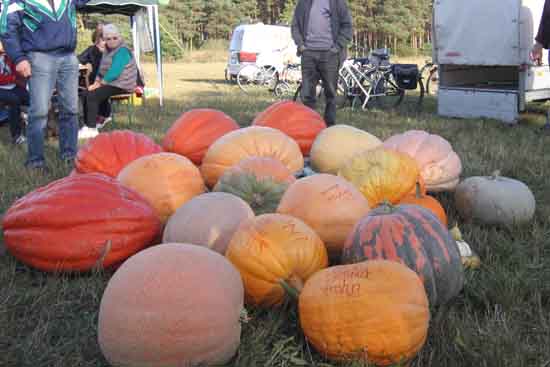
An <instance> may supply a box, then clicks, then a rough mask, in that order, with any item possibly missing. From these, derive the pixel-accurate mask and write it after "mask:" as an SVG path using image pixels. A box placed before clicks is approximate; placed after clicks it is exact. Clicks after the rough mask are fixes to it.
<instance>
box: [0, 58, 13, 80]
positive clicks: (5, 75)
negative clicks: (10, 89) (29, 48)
mask: <svg viewBox="0 0 550 367" xmlns="http://www.w3.org/2000/svg"><path fill="white" fill-rule="evenodd" d="M5 60H6V64H7V65H8V69H9V71H7V70H0V85H6V84H14V83H15V78H16V75H15V65H13V62H12V61H11V60H10V59H8V58H7V57H6V59H5ZM6 71H7V72H6Z"/></svg>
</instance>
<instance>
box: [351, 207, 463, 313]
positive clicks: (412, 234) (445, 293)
mask: <svg viewBox="0 0 550 367" xmlns="http://www.w3.org/2000/svg"><path fill="white" fill-rule="evenodd" d="M403 224H405V227H404V228H400V226H402V225H403ZM388 233H389V234H388ZM392 248H393V249H394V250H392ZM361 250H362V251H361ZM373 258H386V259H388V260H393V261H397V262H402V263H404V264H406V265H407V266H409V267H410V268H411V269H413V270H415V271H416V272H417V273H418V274H419V275H420V276H421V278H422V279H423V281H424V284H425V287H426V291H427V292H428V295H429V298H430V301H431V302H432V303H434V304H438V303H444V302H447V301H448V300H449V299H450V298H452V297H453V296H455V295H456V294H457V293H458V292H459V291H460V289H461V288H462V284H463V271H462V266H461V263H460V255H459V253H458V249H457V247H456V242H455V241H454V240H452V238H451V237H450V234H449V233H448V231H447V230H446V228H444V227H443V226H442V224H441V223H440V222H439V220H438V219H437V218H436V217H435V216H434V215H433V214H432V213H431V212H430V211H428V210H427V209H424V208H422V207H419V206H415V205H400V206H398V207H395V208H394V209H393V210H392V211H391V212H388V211H387V209H386V208H384V207H381V208H377V209H374V210H373V211H371V212H370V213H369V214H367V216H365V217H364V218H363V219H362V220H361V221H360V222H358V224H357V225H356V227H355V229H354V231H353V232H352V233H350V236H349V237H348V240H347V241H346V244H345V248H344V251H343V253H342V261H343V263H350V262H357V261H361V260H364V259H373Z"/></svg>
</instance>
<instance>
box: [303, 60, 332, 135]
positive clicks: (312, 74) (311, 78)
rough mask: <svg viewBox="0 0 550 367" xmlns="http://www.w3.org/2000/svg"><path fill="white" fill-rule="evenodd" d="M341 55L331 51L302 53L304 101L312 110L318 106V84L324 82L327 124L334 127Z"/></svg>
mask: <svg viewBox="0 0 550 367" xmlns="http://www.w3.org/2000/svg"><path fill="white" fill-rule="evenodd" d="M339 69H340V54H339V53H337V52H331V51H315V50H305V51H304V52H303V53H302V92H301V93H302V95H301V97H302V101H303V102H304V104H305V105H306V106H308V107H310V108H312V109H315V107H316V104H317V93H316V91H317V84H319V80H321V81H322V82H323V90H324V91H325V100H326V105H325V116H324V118H325V122H326V123H327V125H329V126H330V125H334V123H335V122H336V88H337V84H336V83H337V81H338V70H339Z"/></svg>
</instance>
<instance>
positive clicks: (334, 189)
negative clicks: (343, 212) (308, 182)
mask: <svg viewBox="0 0 550 367" xmlns="http://www.w3.org/2000/svg"><path fill="white" fill-rule="evenodd" d="M321 195H322V196H324V197H325V198H326V199H327V200H328V201H335V200H349V199H352V194H351V192H350V191H349V190H348V189H347V188H345V187H342V186H340V185H338V184H335V185H332V186H330V187H329V188H328V189H326V190H324V191H321Z"/></svg>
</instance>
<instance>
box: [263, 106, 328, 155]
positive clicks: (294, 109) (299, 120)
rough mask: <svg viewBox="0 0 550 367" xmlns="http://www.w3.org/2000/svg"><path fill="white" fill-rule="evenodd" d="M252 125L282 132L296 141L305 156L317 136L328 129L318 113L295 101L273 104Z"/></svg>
mask: <svg viewBox="0 0 550 367" xmlns="http://www.w3.org/2000/svg"><path fill="white" fill-rule="evenodd" d="M252 125H254V126H267V127H272V128H275V129H278V130H281V131H282V132H284V133H285V134H286V135H288V136H290V137H291V138H292V139H294V140H296V142H297V143H298V145H299V146H300V149H301V151H302V154H303V155H309V150H310V149H311V145H312V144H313V141H314V140H315V138H316V137H317V134H319V132H321V130H323V129H324V128H326V127H327V125H326V123H325V120H323V118H322V117H321V115H319V113H318V112H317V111H314V110H312V109H311V108H309V107H306V106H304V105H303V104H301V103H297V102H294V101H280V102H277V103H274V104H272V105H271V106H269V107H268V108H267V109H265V110H264V111H262V112H260V113H259V114H258V115H257V116H256V118H255V119H254V121H252Z"/></svg>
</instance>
